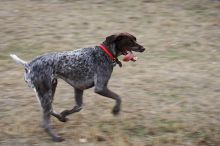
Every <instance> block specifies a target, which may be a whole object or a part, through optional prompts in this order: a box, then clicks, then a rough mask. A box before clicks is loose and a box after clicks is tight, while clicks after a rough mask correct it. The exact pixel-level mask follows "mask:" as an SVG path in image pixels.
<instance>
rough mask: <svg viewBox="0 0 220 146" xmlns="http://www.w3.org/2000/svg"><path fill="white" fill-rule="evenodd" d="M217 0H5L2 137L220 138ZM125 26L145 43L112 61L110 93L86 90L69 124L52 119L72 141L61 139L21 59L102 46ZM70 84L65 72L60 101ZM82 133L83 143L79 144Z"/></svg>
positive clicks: (21, 141)
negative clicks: (46, 125)
mask: <svg viewBox="0 0 220 146" xmlns="http://www.w3.org/2000/svg"><path fill="white" fill-rule="evenodd" d="M219 6H220V3H219V1H209V0H202V1H199V0H192V1H184V2H183V1H180V0H168V1H162V0H147V1H146V0H144V1H134V0H131V1H125V0H120V1H102V0H101V1H100V0H95V1H91V2H88V1H73V0H61V1H56V2H55V1H50V0H49V1H24V0H22V1H18V0H14V1H2V2H1V5H0V9H1V12H0V15H1V18H2V19H0V30H1V32H0V36H1V42H0V71H1V74H0V77H1V80H0V91H1V92H0V128H1V133H0V145H39V146H44V145H45V146H50V145H51V146H52V145H62V146H67V145H83V146H99V145H100V146H137V145H138V146H219V144H220V141H219V139H220V125H219V120H220V119H219V113H220V112H219V107H220V101H219V72H220V69H219V61H220V57H219V56H220V51H219V47H220V43H219V37H220V36H219V30H220V21H218V19H219V13H220V11H219ZM121 31H128V32H130V33H132V34H135V36H136V37H137V40H138V42H140V43H141V44H143V46H145V48H146V49H147V50H146V52H144V53H142V54H140V53H136V55H137V56H138V61H137V62H129V63H123V67H122V68H119V67H116V68H115V69H114V72H113V74H112V78H111V80H110V82H109V88H111V89H112V90H113V91H115V92H116V93H118V94H119V95H120V96H121V97H122V99H123V102H122V112H121V114H120V115H119V116H116V117H114V116H113V115H111V113H110V111H111V108H112V107H113V105H114V101H112V100H110V99H107V98H103V97H101V96H99V95H96V94H94V93H93V89H90V90H87V91H86V92H85V93H84V104H85V106H84V109H83V110H82V111H81V112H79V113H76V114H74V115H71V116H69V121H68V122H67V123H60V122H59V121H57V120H56V119H54V118H52V125H53V126H54V129H55V131H56V132H57V133H59V134H60V135H61V136H63V137H64V138H65V139H66V141H64V142H62V143H59V144H57V143H56V144H55V143H54V142H52V141H50V139H49V138H48V136H47V134H46V133H45V132H44V131H43V130H42V128H40V123H41V116H42V115H41V109H40V107H39V105H38V103H37V100H36V98H35V95H34V93H33V92H32V91H31V90H30V89H29V88H28V87H27V86H26V84H25V83H24V81H23V79H22V78H23V76H22V75H23V69H22V68H21V67H19V66H17V65H16V64H15V63H14V62H13V61H12V60H11V59H10V58H9V54H10V53H15V54H17V55H18V56H19V57H21V58H23V59H25V60H31V58H33V57H35V56H37V55H40V54H44V53H48V52H57V51H66V50H73V49H76V48H80V47H86V46H93V45H98V44H99V43H101V42H102V41H103V39H105V37H106V36H107V35H109V34H111V33H113V32H121ZM73 96H74V95H73V89H72V87H70V86H69V85H68V84H66V83H65V82H64V81H62V80H59V84H58V88H57V91H56V95H55V101H54V109H56V111H58V112H61V111H62V110H64V109H68V108H71V107H72V106H73V104H74V99H73ZM80 139H85V140H86V142H82V141H81V142H80Z"/></svg>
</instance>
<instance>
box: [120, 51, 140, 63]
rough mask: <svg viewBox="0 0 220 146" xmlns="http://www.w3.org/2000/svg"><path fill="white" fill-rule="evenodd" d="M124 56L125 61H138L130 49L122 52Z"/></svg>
mask: <svg viewBox="0 0 220 146" xmlns="http://www.w3.org/2000/svg"><path fill="white" fill-rule="evenodd" d="M122 54H123V55H124V58H123V61H126V62H127V61H133V62H134V61H136V60H137V57H136V56H135V55H134V54H133V52H132V51H131V50H130V49H124V50H123V51H122Z"/></svg>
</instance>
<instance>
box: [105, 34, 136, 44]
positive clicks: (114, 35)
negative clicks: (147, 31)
mask: <svg viewBox="0 0 220 146" xmlns="http://www.w3.org/2000/svg"><path fill="white" fill-rule="evenodd" d="M120 37H129V38H131V39H133V40H135V41H136V37H135V36H133V35H131V34H129V33H127V32H125V33H118V34H113V35H110V36H108V37H106V42H107V43H109V44H110V43H113V42H114V41H115V40H117V39H119V38H120Z"/></svg>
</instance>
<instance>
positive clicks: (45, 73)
mask: <svg viewBox="0 0 220 146" xmlns="http://www.w3.org/2000/svg"><path fill="white" fill-rule="evenodd" d="M132 51H135V52H144V51H145V48H144V47H143V46H142V45H140V44H138V43H137V41H136V37H134V36H133V35H131V34H129V33H117V34H113V35H110V36H108V37H106V39H105V41H104V42H103V43H102V44H101V45H99V46H95V47H88V48H82V49H77V50H74V51H68V52H60V53H49V54H44V55H42V56H38V57H36V58H35V59H33V60H32V61H31V62H26V61H24V60H22V59H20V58H18V57H17V56H16V55H14V54H11V55H10V56H11V57H12V59H14V60H15V61H16V62H17V63H19V64H21V65H23V66H24V70H25V73H24V80H25V81H26V82H27V84H28V86H29V87H31V88H33V90H34V91H35V93H36V96H37V99H38V101H39V103H40V105H41V107H42V109H43V110H42V111H43V128H44V129H45V131H46V132H47V133H48V134H49V135H50V137H51V138H52V140H53V141H56V142H61V141H63V140H64V139H63V138H62V137H60V136H59V135H57V134H56V133H55V132H54V131H53V129H52V128H51V126H50V117H51V115H52V116H54V117H56V118H57V119H58V120H59V121H62V122H66V121H67V118H66V116H67V115H69V114H72V113H75V112H79V111H80V110H81V109H82V104H83V91H84V90H85V89H88V88H91V87H93V86H94V87H95V88H94V92H95V93H97V94H100V95H102V96H105V97H108V98H112V99H114V100H115V101H116V104H115V106H114V107H113V109H112V113H113V114H114V115H116V114H118V113H119V111H120V108H121V97H120V96H119V95H117V94H116V93H114V92H113V91H111V90H109V89H108V88H107V85H108V81H109V79H110V77H111V74H112V71H113V67H114V66H115V65H117V64H118V65H119V66H120V67H121V66H122V63H121V62H120V61H119V59H118V57H119V56H120V55H125V56H127V58H130V60H132V61H135V57H134V55H133V54H132ZM58 78H60V79H63V80H64V81H66V82H67V83H68V84H69V85H71V86H72V87H73V88H74V90H75V102H76V105H75V106H74V107H73V108H72V109H70V110H64V111H63V112H61V113H60V114H59V113H56V112H55V111H54V110H53V108H52V102H53V98H54V93H55V90H56V86H57V79H58Z"/></svg>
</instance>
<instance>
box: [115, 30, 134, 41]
mask: <svg viewBox="0 0 220 146" xmlns="http://www.w3.org/2000/svg"><path fill="white" fill-rule="evenodd" d="M118 37H128V38H131V39H133V40H135V41H136V37H135V36H133V35H132V34H130V33H127V32H123V33H119V34H118V35H117V38H118Z"/></svg>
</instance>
